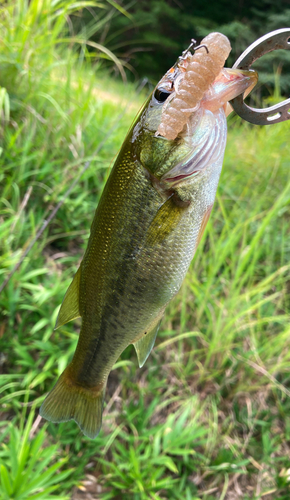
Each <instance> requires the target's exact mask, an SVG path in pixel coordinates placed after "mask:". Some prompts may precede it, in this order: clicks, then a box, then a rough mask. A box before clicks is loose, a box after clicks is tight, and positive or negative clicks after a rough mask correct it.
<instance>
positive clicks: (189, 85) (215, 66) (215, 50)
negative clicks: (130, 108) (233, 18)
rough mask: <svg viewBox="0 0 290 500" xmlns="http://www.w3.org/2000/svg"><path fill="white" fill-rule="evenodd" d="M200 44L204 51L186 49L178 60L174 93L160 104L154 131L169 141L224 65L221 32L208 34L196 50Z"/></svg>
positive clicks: (226, 52)
mask: <svg viewBox="0 0 290 500" xmlns="http://www.w3.org/2000/svg"><path fill="white" fill-rule="evenodd" d="M190 47H191V46H190ZM190 47H189V48H190ZM202 47H203V48H204V49H205V50H198V51H197V52H195V53H194V54H193V55H192V54H191V53H190V52H189V49H187V51H185V52H184V53H183V57H180V59H179V62H178V68H179V69H180V70H181V74H180V76H179V78H178V79H177V81H176V83H175V88H174V92H172V94H171V96H170V97H169V98H168V99H167V102H166V104H165V105H164V107H163V111H162V117H161V123H160V125H159V127H158V130H157V134H158V135H162V136H163V137H165V138H166V139H169V140H173V139H175V138H176V137H177V135H178V134H179V132H181V130H182V129H183V127H184V125H185V124H186V122H187V121H188V118H189V116H190V115H191V114H192V113H193V112H194V111H195V110H196V109H197V108H198V106H199V102H200V101H201V99H202V97H203V95H204V93H205V92H206V91H207V90H208V88H209V87H210V85H211V84H212V83H213V82H214V80H215V79H216V77H217V76H218V74H219V73H220V71H221V69H222V68H223V67H224V64H225V61H226V59H227V58H228V55H229V53H230V51H231V45H230V42H229V40H228V38H227V37H226V36H225V35H222V34H221V33H210V34H209V35H208V36H206V37H205V38H204V39H203V40H202V42H201V44H200V46H199V47H196V49H197V48H199V49H201V48H202ZM196 49H195V50H196ZM157 134H156V135H157Z"/></svg>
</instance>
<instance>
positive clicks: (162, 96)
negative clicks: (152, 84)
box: [154, 88, 171, 102]
mask: <svg viewBox="0 0 290 500" xmlns="http://www.w3.org/2000/svg"><path fill="white" fill-rule="evenodd" d="M170 94H171V92H169V91H168V90H166V89H163V88H160V89H156V90H155V92H154V97H155V99H156V100H157V101H158V102H165V101H166V99H167V97H168V96H169V95H170Z"/></svg>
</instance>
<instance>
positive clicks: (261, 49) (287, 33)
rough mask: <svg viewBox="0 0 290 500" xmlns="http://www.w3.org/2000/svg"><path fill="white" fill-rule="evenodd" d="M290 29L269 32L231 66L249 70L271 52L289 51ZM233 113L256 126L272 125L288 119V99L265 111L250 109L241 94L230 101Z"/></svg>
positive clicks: (289, 104)
mask: <svg viewBox="0 0 290 500" xmlns="http://www.w3.org/2000/svg"><path fill="white" fill-rule="evenodd" d="M289 40H290V28H282V29H279V30H276V31H271V33H268V34H267V35H264V36H262V37H261V38H259V39H258V40H256V41H255V42H254V43H252V45H250V46H249V47H248V48H247V49H246V50H245V51H244V52H243V53H242V55H241V56H240V57H239V58H238V60H237V61H236V62H235V64H234V65H233V68H235V69H246V70H248V69H250V67H251V66H252V64H253V63H254V62H255V61H256V60H257V59H259V58H260V57H262V56H263V55H265V54H267V53H268V52H272V51H273V50H278V49H286V50H289V49H290V41H289ZM230 103H231V105H232V106H233V108H234V110H235V112H236V113H237V114H238V115H239V116H240V117H241V118H243V119H244V120H247V121H248V122H250V123H254V124H256V125H272V124H273V123H279V122H283V121H286V120H289V119H290V99H286V100H285V101H283V102H281V103H279V104H275V105H274V106H270V107H269V108H265V109H258V108H251V107H250V106H248V105H247V104H245V102H244V97H243V94H241V95H239V96H237V97H235V98H234V99H232V100H231V101H230Z"/></svg>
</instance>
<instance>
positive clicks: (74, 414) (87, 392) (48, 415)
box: [39, 366, 106, 439]
mask: <svg viewBox="0 0 290 500" xmlns="http://www.w3.org/2000/svg"><path fill="white" fill-rule="evenodd" d="M69 368H70V367H69V366H68V367H67V368H66V370H65V371H64V372H63V373H62V375H61V376H60V378H59V379H58V381H57V383H56V385H55V386H54V388H53V389H52V390H51V391H50V392H49V393H48V395H47V397H46V399H45V400H44V402H43V403H42V405H41V407H40V410H39V414H40V416H41V417H43V418H45V419H46V420H49V421H50V422H55V423H59V422H66V421H68V420H74V421H75V422H76V423H77V424H78V426H79V427H80V429H81V430H82V432H83V433H84V434H85V435H86V436H88V437H89V438H91V439H94V438H95V437H96V436H97V435H98V434H99V432H100V429H101V426H102V413H103V402H104V395H105V390H106V382H105V383H104V384H99V387H94V388H86V387H82V386H80V385H78V384H76V383H75V382H74V381H73V380H72V379H71V378H70V376H69Z"/></svg>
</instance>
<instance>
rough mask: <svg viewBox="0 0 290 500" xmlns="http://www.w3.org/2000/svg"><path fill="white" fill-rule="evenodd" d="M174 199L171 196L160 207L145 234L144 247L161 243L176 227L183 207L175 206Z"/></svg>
mask: <svg viewBox="0 0 290 500" xmlns="http://www.w3.org/2000/svg"><path fill="white" fill-rule="evenodd" d="M175 198H176V197H175V196H171V197H170V198H168V200H166V201H165V203H163V205H161V207H160V208H159V210H158V212H157V213H156V215H155V217H154V219H153V221H152V222H151V225H150V226H149V229H148V231H147V234H146V241H145V245H144V246H146V245H150V246H154V245H156V244H158V243H161V242H162V241H163V240H164V239H165V238H166V237H167V236H169V234H170V233H172V231H173V230H174V229H175V228H176V227H177V225H178V223H179V221H180V219H181V217H182V215H183V213H184V207H182V206H178V205H177V204H176V199H175Z"/></svg>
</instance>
